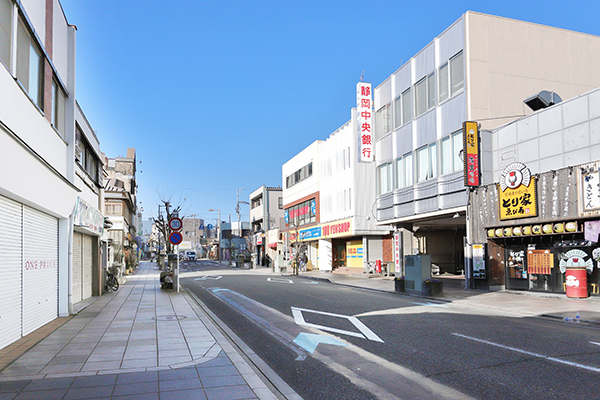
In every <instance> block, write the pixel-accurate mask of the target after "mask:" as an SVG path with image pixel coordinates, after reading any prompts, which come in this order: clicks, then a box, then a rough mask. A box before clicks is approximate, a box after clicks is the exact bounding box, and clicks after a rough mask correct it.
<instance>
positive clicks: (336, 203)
mask: <svg viewBox="0 0 600 400" xmlns="http://www.w3.org/2000/svg"><path fill="white" fill-rule="evenodd" d="M351 113H352V115H351V119H350V121H348V122H347V123H345V124H344V125H343V126H341V127H340V128H339V129H337V130H336V131H335V132H333V133H331V134H330V135H329V137H328V138H327V139H326V140H318V141H315V142H314V143H312V144H311V145H309V146H308V147H307V148H305V149H304V150H302V151H301V152H300V153H298V154H297V155H296V156H294V157H293V158H292V159H291V160H289V161H288V162H286V163H285V164H284V165H283V167H282V175H283V185H284V186H283V204H284V205H283V208H284V218H285V223H286V230H287V232H286V235H287V239H288V240H287V244H288V246H289V247H290V248H292V251H294V252H296V251H300V252H305V253H306V254H307V256H308V259H309V260H310V261H311V262H312V264H313V265H314V266H315V267H318V268H319V270H322V271H331V270H332V269H335V268H345V269H348V270H350V271H352V270H354V271H356V272H359V273H362V272H364V271H368V269H369V268H368V267H369V263H370V262H371V263H373V262H375V261H377V260H380V261H381V260H384V259H385V255H384V247H385V246H384V245H383V243H384V237H386V235H388V234H389V230H388V229H386V228H384V227H379V226H376V225H375V222H376V221H375V218H374V215H373V206H374V202H375V194H374V193H375V183H374V181H373V179H372V177H373V176H374V174H375V164H374V163H367V162H365V163H363V162H359V152H360V147H359V129H358V122H357V121H358V115H357V110H356V109H353V110H352V111H351ZM294 247H295V249H293V248H294ZM388 247H389V249H390V250H391V245H390V246H388ZM388 261H391V260H388Z"/></svg>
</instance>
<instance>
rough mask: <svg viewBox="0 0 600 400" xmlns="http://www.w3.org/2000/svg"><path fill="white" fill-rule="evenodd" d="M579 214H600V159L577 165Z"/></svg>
mask: <svg viewBox="0 0 600 400" xmlns="http://www.w3.org/2000/svg"><path fill="white" fill-rule="evenodd" d="M578 175H579V179H578V183H579V196H578V203H579V215H580V216H582V217H589V216H597V215H600V161H597V162H593V163H589V164H585V165H581V166H579V167H578Z"/></svg>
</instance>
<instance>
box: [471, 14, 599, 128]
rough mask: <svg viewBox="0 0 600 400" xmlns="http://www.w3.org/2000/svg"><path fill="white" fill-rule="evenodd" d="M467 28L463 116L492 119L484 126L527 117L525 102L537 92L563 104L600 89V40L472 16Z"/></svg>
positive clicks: (588, 36) (568, 32)
mask: <svg viewBox="0 0 600 400" xmlns="http://www.w3.org/2000/svg"><path fill="white" fill-rule="evenodd" d="M465 24H466V32H467V35H466V54H467V80H468V81H467V87H468V92H469V96H470V97H469V114H468V117H467V118H468V119H469V120H476V121H477V120H485V119H489V118H495V119H493V120H485V121H482V122H481V123H482V127H483V128H493V127H495V126H498V125H500V124H504V123H507V122H509V121H511V120H514V116H520V115H525V114H531V112H532V111H531V110H530V109H529V107H527V106H526V105H525V104H523V100H525V99H526V98H528V97H529V96H531V95H533V94H535V93H537V92H539V91H541V90H549V91H554V92H556V93H558V94H559V95H560V96H561V98H562V99H563V100H564V99H569V98H573V97H576V96H578V95H580V94H582V93H585V92H588V91H590V90H592V89H594V88H597V87H600V69H598V65H599V64H600V37H597V36H592V35H588V34H585V33H579V32H573V31H567V30H564V29H559V28H554V27H550V26H543V25H537V24H532V23H529V22H523V21H517V20H512V19H508V18H503V17H498V16H493V15H485V14H479V13H475V12H468V13H466V14H465ZM498 117H506V118H503V119H502V118H500V119H497V118H498Z"/></svg>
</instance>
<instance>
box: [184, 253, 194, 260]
mask: <svg viewBox="0 0 600 400" xmlns="http://www.w3.org/2000/svg"><path fill="white" fill-rule="evenodd" d="M185 256H186V257H187V259H188V260H189V261H196V252H195V251H186V252H185Z"/></svg>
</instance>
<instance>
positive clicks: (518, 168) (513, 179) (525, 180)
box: [500, 162, 531, 192]
mask: <svg viewBox="0 0 600 400" xmlns="http://www.w3.org/2000/svg"><path fill="white" fill-rule="evenodd" d="M530 180H531V172H530V171H529V168H527V167H526V166H525V164H523V163H520V162H516V163H512V164H510V165H509V166H508V167H506V168H504V171H503V172H502V175H500V188H501V189H502V191H503V192H504V191H505V190H506V188H510V189H516V188H518V187H519V186H521V184H523V185H524V186H529V181H530Z"/></svg>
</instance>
